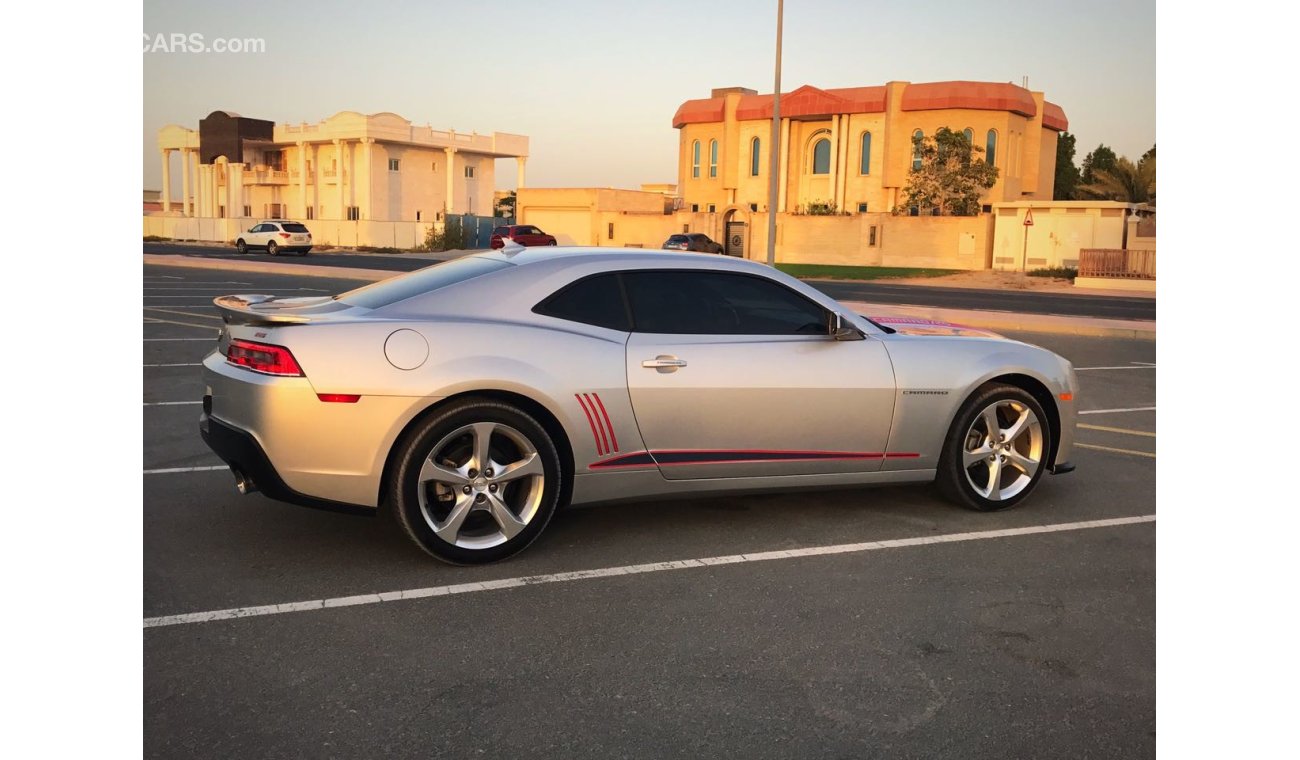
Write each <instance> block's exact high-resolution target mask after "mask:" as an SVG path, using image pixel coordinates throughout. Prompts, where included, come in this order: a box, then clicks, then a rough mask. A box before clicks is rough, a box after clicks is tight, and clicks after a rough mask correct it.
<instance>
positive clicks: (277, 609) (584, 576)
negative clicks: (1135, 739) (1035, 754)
mask: <svg viewBox="0 0 1300 760" xmlns="http://www.w3.org/2000/svg"><path fill="white" fill-rule="evenodd" d="M1155 521H1156V516H1155V515H1140V516H1135V517H1115V518H1111V519H1107V520H1087V521H1084V522H1072V523H1054V524H1049V525H1030V526H1027V527H1023V528H1006V529H1003V530H985V531H977V532H970V533H946V534H942V535H938V536H916V537H913V538H900V539H891V540H885V541H863V542H860V543H853V544H833V545H829V546H810V547H807V548H804V549H778V550H775V551H765V552H750V553H745V554H732V555H725V556H718V557H700V558H698V559H680V560H671V561H668V562H650V563H646V564H641V565H624V566H621V567H601V568H593V569H590V570H573V571H569V572H562V573H551V574H549V575H530V576H522V577H516V578H501V579H497V580H487V581H479V582H471V583H457V584H453V585H448V586H431V587H428V588H418V589H408V590H405V591H389V592H385V593H378V594H358V595H355V596H344V597H336V598H333V599H313V600H310V601H303V602H289V603H286V604H265V605H261V606H257V607H236V608H233V609H225V610H211V611H208V612H189V613H183V614H179V615H161V616H158V617H151V618H145V619H144V621H143V623H144V627H145V628H161V627H164V626H172V625H186V624H191V623H212V622H217V621H221V620H235V619H238V618H246V617H258V616H261V615H282V614H285V613H289V612H306V611H308V610H324V609H329V608H331V607H347V606H355V605H362V604H382V603H385V602H396V601H402V600H406V599H424V598H428V597H437V596H449V595H452V594H472V593H477V592H480V591H498V590H501V589H509V588H522V587H524V586H538V585H541V584H545V583H563V582H566V581H579V580H592V579H596V578H612V577H618V576H623V575H643V574H646V573H658V572H666V571H669V570H697V569H700V568H706V567H710V566H713V565H735V564H740V563H744V562H766V561H770V560H783V559H798V558H803V557H821V556H829V555H835V554H855V553H864V552H873V551H883V550H885V549H905V548H910V547H914V546H926V545H929V544H950V543H962V542H966V541H987V540H990V539H998V538H1013V537H1018V536H1033V535H1042V534H1046V533H1063V532H1067V531H1076V530H1091V529H1093V528H1115V527H1120V526H1126V525H1140V524H1144V523H1153V522H1155Z"/></svg>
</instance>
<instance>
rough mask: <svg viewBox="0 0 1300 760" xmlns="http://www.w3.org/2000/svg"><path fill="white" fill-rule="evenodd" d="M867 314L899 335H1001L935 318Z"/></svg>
mask: <svg viewBox="0 0 1300 760" xmlns="http://www.w3.org/2000/svg"><path fill="white" fill-rule="evenodd" d="M863 316H867V318H868V319H870V320H871V321H872V322H875V323H877V324H881V325H884V326H885V327H888V328H890V329H893V330H895V331H896V332H897V333H898V334H900V335H943V336H947V337H959V338H1001V337H1002V336H1001V335H999V334H997V333H995V332H991V331H989V330H981V329H979V328H976V327H967V326H966V325H959V324H955V323H953V322H942V321H939V320H935V319H922V318H920V317H898V316H879V317H877V316H868V315H865V314H864V315H863Z"/></svg>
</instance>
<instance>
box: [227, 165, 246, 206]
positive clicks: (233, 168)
mask: <svg viewBox="0 0 1300 760" xmlns="http://www.w3.org/2000/svg"><path fill="white" fill-rule="evenodd" d="M226 187H227V188H229V189H230V208H228V209H226V216H227V217H228V218H230V219H236V218H239V217H242V216H243V215H244V165H243V164H229V165H227V166H226Z"/></svg>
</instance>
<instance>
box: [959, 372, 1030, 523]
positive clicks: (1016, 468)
mask: <svg viewBox="0 0 1300 760" xmlns="http://www.w3.org/2000/svg"><path fill="white" fill-rule="evenodd" d="M1052 434H1053V433H1052V430H1051V428H1050V426H1049V423H1048V418H1047V415H1046V414H1044V413H1043V407H1042V406H1041V405H1040V404H1039V403H1038V401H1037V400H1036V399H1035V398H1034V397H1033V396H1032V395H1030V394H1029V393H1027V392H1026V391H1024V390H1022V389H1020V388H1017V387H1015V386H1011V385H1002V384H998V383H990V384H987V385H984V386H982V387H981V388H980V389H979V390H977V391H976V392H975V393H974V394H973V395H972V396H971V397H970V398H969V399H967V401H966V403H965V404H963V405H962V408H961V410H960V411H959V412H957V416H956V418H955V419H954V420H953V423H952V428H951V429H950V430H949V431H948V439H947V440H946V441H945V442H944V447H943V453H942V455H941V456H940V458H939V472H938V476H937V478H936V482H937V483H938V485H939V489H940V491H942V492H943V494H944V495H945V496H947V497H948V498H949V499H952V500H953V501H955V502H957V503H958V504H961V505H963V506H966V507H969V508H971V509H976V510H979V511H981V512H991V511H994V510H998V509H1006V508H1008V507H1012V506H1015V505H1016V504H1018V503H1019V502H1020V501H1022V500H1024V499H1025V498H1026V497H1027V496H1029V494H1030V493H1031V492H1032V491H1033V490H1034V488H1035V487H1036V486H1037V485H1038V481H1039V480H1041V479H1042V477H1043V472H1044V471H1045V470H1046V469H1047V457H1048V453H1049V452H1050V451H1051V450H1052V446H1051V436H1052Z"/></svg>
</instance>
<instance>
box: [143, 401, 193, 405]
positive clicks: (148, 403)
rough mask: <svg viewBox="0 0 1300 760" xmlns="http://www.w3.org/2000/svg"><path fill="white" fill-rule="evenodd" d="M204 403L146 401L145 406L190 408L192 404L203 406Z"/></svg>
mask: <svg viewBox="0 0 1300 760" xmlns="http://www.w3.org/2000/svg"><path fill="white" fill-rule="evenodd" d="M202 403H203V402H202V401H146V402H144V405H145V406H190V405H192V404H202Z"/></svg>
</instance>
